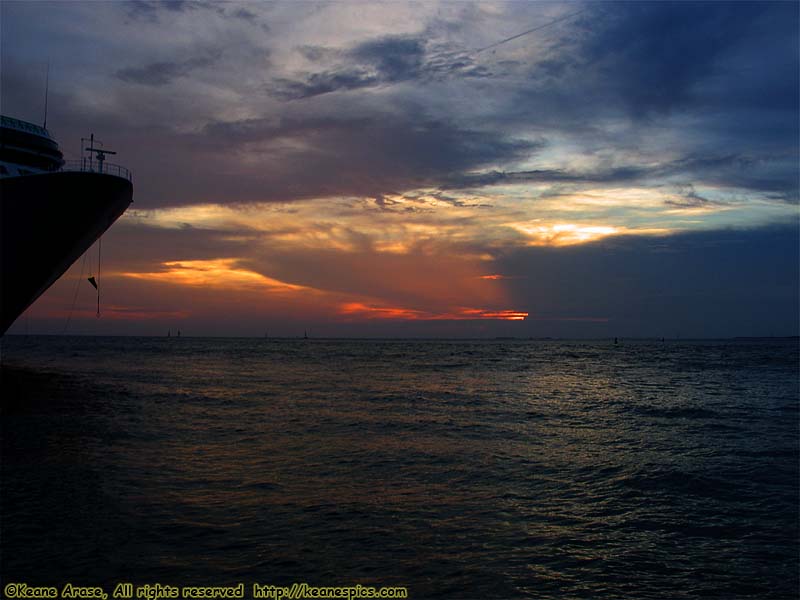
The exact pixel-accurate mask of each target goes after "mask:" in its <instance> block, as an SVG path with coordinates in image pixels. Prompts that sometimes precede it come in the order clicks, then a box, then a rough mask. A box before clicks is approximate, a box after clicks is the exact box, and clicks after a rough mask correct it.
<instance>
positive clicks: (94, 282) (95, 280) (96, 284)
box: [89, 235, 103, 319]
mask: <svg viewBox="0 0 800 600" xmlns="http://www.w3.org/2000/svg"><path fill="white" fill-rule="evenodd" d="M102 250H103V236H102V235H101V236H100V237H99V238H97V277H95V276H93V275H89V283H91V284H92V286H94V289H95V290H97V318H98V319H99V318H100V258H101V253H102Z"/></svg>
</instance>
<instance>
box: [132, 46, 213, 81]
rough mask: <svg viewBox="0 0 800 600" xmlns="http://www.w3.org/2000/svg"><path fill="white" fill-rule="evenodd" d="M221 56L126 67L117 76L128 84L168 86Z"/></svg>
mask: <svg viewBox="0 0 800 600" xmlns="http://www.w3.org/2000/svg"><path fill="white" fill-rule="evenodd" d="M221 55H222V53H221V52H212V53H208V54H207V55H206V56H197V57H194V58H189V59H187V60H184V61H180V62H171V61H164V62H153V63H149V64H146V65H144V66H143V67H126V68H124V69H120V70H119V71H117V72H116V76H117V78H119V79H121V80H122V81H126V82H128V83H139V84H142V85H154V86H159V85H166V84H167V83H170V82H171V81H173V80H175V79H177V78H179V77H185V76H186V75H189V74H190V73H191V72H192V71H194V70H195V69H200V68H203V67H207V66H209V65H212V64H213V63H214V62H216V61H217V60H218V59H219V57H220V56H221Z"/></svg>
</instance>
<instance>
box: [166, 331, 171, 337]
mask: <svg viewBox="0 0 800 600" xmlns="http://www.w3.org/2000/svg"><path fill="white" fill-rule="evenodd" d="M167 337H172V329H167Z"/></svg>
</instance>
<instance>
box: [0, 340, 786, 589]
mask: <svg viewBox="0 0 800 600" xmlns="http://www.w3.org/2000/svg"><path fill="white" fill-rule="evenodd" d="M3 353H4V362H5V363H6V364H8V365H11V366H12V367H14V369H13V370H12V371H8V369H7V370H6V373H7V374H6V375H4V381H3V388H4V389H3V392H4V397H5V398H7V399H5V400H4V404H3V415H2V428H3V429H2V434H3V436H2V444H3V463H2V477H3V479H2V484H3V485H2V495H1V496H0V497H1V498H2V516H3V520H2V525H1V526H2V531H0V533H2V539H3V555H2V564H0V566H1V567H2V571H3V573H2V575H3V580H4V581H10V580H12V579H13V580H16V581H28V582H30V583H35V584H36V585H44V584H47V583H56V584H58V583H63V582H65V581H68V580H70V581H73V582H81V581H82V582H85V584H86V585H94V584H98V583H106V584H111V583H115V582H117V581H134V582H137V583H147V582H155V581H160V582H163V583H171V584H173V585H182V584H198V583H209V584H215V585H223V584H226V583H236V582H238V581H245V582H262V583H264V582H266V583H274V584H280V583H291V582H293V581H308V582H309V583H312V584H318V585H352V584H354V583H363V584H379V585H407V586H408V587H409V588H410V590H411V592H412V594H413V595H414V597H419V598H432V597H442V598H483V597H486V598H515V597H521V596H530V597H553V596H555V595H557V596H558V597H564V598H570V597H573V598H578V597H581V598H583V597H593V598H602V597H606V598H614V597H637V598H681V597H692V596H696V595H700V594H702V595H707V596H711V597H718V598H735V597H764V596H765V595H768V596H769V597H771V598H778V597H787V598H788V597H795V596H796V592H797V586H798V575H797V557H798V541H797V540H798V516H797V504H798V470H799V468H798V435H797V424H798V419H797V417H798V381H797V365H798V348H797V343H796V341H788V342H768V343H745V342H739V343H731V342H727V343H725V342H717V343H710V342H705V343H699V342H698V343H682V344H681V343H674V342H671V343H653V344H648V343H644V342H637V343H626V344H623V345H621V346H612V345H610V344H608V343H605V342H592V343H587V342H570V343H563V342H530V343H528V342H378V341H320V340H313V341H308V342H302V341H279V340H219V339H214V340H211V339H191V338H182V339H179V340H174V339H172V340H166V339H131V338H83V339H81V338H27V339H26V338H13V337H12V338H8V339H6V340H4V342H3ZM34 366H35V367H36V368H37V370H38V371H39V372H40V373H41V372H44V373H46V374H45V375H31V374H30V373H29V372H27V371H25V370H24V368H26V367H34ZM21 369H22V370H21ZM8 373H10V376H9V375H8ZM8 398H10V399H8ZM42 565H47V568H46V569H43V568H42ZM9 578H12V579H9Z"/></svg>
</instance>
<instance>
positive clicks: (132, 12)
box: [124, 0, 204, 21]
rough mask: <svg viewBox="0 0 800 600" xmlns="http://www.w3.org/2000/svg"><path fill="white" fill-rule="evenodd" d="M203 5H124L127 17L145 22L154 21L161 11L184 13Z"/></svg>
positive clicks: (165, 0)
mask: <svg viewBox="0 0 800 600" xmlns="http://www.w3.org/2000/svg"><path fill="white" fill-rule="evenodd" d="M203 5H204V3H201V2H192V1H189V0H129V1H128V2H125V3H124V6H125V12H126V13H127V14H128V16H129V17H131V18H133V19H140V20H146V21H156V20H157V19H158V14H159V12H161V11H169V12H184V11H187V10H192V9H195V8H198V7H200V6H203Z"/></svg>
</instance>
